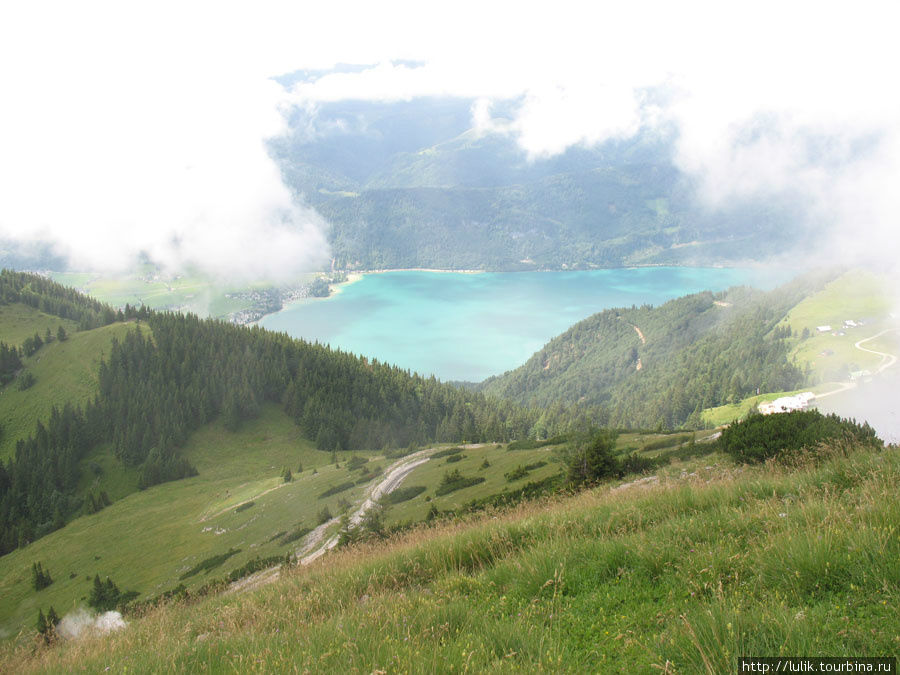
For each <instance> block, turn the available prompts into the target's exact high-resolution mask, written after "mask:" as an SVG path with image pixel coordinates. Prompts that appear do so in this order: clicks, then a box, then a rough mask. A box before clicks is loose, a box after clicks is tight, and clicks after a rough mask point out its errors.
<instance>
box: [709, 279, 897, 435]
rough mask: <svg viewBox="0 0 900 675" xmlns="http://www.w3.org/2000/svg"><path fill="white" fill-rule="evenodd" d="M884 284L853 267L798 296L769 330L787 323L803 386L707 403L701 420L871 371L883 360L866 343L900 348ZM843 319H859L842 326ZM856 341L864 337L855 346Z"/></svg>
mask: <svg viewBox="0 0 900 675" xmlns="http://www.w3.org/2000/svg"><path fill="white" fill-rule="evenodd" d="M889 288H890V286H889V281H888V279H887V278H885V277H883V276H881V275H879V274H877V273H874V272H870V271H865V270H859V269H854V270H850V271H848V272H845V273H844V274H842V275H840V276H839V277H838V278H836V279H834V280H832V281H830V282H828V283H827V284H825V285H824V287H823V288H821V289H820V290H818V291H816V292H814V293H811V294H810V295H809V296H808V297H806V298H804V299H803V300H802V301H801V302H799V303H798V304H796V305H795V306H794V307H793V308H791V310H790V311H789V312H788V313H787V314H786V315H785V317H784V318H783V319H782V320H781V321H780V322H779V323H778V325H777V326H776V327H775V329H774V330H784V329H785V328H787V327H789V328H790V332H791V335H790V337H788V338H787V340H786V342H787V344H788V346H789V350H790V351H789V356H788V358H789V359H790V360H791V361H792V362H794V363H796V364H798V365H799V366H800V367H801V368H803V370H804V371H805V372H807V373H808V381H807V386H805V387H804V388H803V389H798V390H793V391H773V392H770V393H764V394H763V395H761V396H750V397H746V398H744V399H742V400H740V401H735V402H734V403H733V404H728V405H722V406H718V407H712V408H709V409H707V410H704V412H703V419H704V421H705V422H706V423H707V424H708V425H718V424H727V423H729V422H731V421H732V420H735V419H739V418H741V417H743V416H744V415H746V414H747V412H749V410H750V409H751V408H752V407H753V406H754V405H756V404H757V403H759V402H761V401H771V400H772V399H774V398H777V397H779V396H784V395H789V394H793V393H797V392H799V391H812V392H814V393H815V394H817V395H822V394H829V392H836V391H839V390H841V389H842V388H846V387H850V386H853V381H852V379H851V376H852V375H854V374H856V373H859V372H860V371H868V372H869V373H870V374H872V373H874V372H876V371H877V370H878V369H879V368H880V367H881V365H882V364H883V363H884V360H883V359H882V357H881V356H879V355H878V354H874V353H872V351H866V350H867V349H868V350H873V351H876V352H882V353H888V354H898V353H900V331H898V329H900V324H898V321H897V319H896V318H892V317H891V311H892V310H893V305H892V302H891V298H890V296H889V295H888V289H889ZM848 319H849V320H851V321H853V322H854V323H858V324H860V325H856V326H845V325H844V322H845V321H846V320H848ZM819 326H830V327H831V330H830V331H825V332H820V331H818V330H817V328H818V327H819ZM869 338H874V339H869ZM860 341H864V342H862V343H861V344H860V345H859V347H857V346H856V345H857V343H858V342H860ZM860 347H864V348H865V349H861V348H860ZM853 379H859V378H858V377H854V378H853Z"/></svg>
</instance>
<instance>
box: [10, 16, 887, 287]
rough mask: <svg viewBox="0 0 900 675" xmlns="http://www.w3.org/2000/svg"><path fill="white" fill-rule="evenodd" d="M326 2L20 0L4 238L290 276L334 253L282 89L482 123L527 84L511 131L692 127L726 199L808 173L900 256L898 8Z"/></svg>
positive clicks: (126, 258)
mask: <svg viewBox="0 0 900 675" xmlns="http://www.w3.org/2000/svg"><path fill="white" fill-rule="evenodd" d="M307 4H309V3H283V4H279V3H253V5H251V4H250V3H241V4H237V3H224V2H215V3H213V2H207V3H199V2H198V3H183V2H180V3H172V2H153V3H144V4H142V5H137V4H136V3H122V2H109V3H97V2H84V1H82V2H74V3H73V2H30V3H25V2H19V3H4V5H3V6H2V9H0V101H2V104H0V235H5V236H12V237H15V238H18V239H22V240H30V239H35V238H41V237H43V238H49V239H51V240H53V241H56V242H59V246H60V250H61V251H62V252H65V253H68V254H70V255H71V256H72V257H73V259H74V260H75V261H76V263H78V264H80V265H82V266H86V267H95V268H109V267H110V266H113V265H115V264H116V263H118V264H119V265H120V266H124V265H127V264H129V263H130V262H131V259H132V258H131V256H132V255H133V254H134V253H136V252H137V251H139V250H146V251H148V252H149V253H150V254H151V255H152V256H154V257H155V258H156V259H159V260H162V261H165V262H167V263H169V264H170V265H172V266H178V265H180V264H182V263H185V262H193V263H195V264H199V265H200V266H202V267H204V268H205V269H207V270H209V271H211V272H216V273H223V274H229V275H234V274H239V275H242V276H250V277H262V276H276V277H277V276H284V275H290V274H293V273H295V272H297V271H298V270H301V269H304V268H308V267H310V266H314V265H317V264H321V263H322V261H323V260H325V259H327V257H328V251H327V244H326V243H325V235H324V229H325V228H326V227H327V225H326V224H324V223H323V222H322V221H321V219H320V218H318V217H317V216H316V214H314V213H312V212H311V211H309V210H308V209H305V208H303V207H302V206H299V205H296V204H293V203H292V201H291V197H290V193H289V191H288V189H287V188H286V187H285V186H284V185H283V184H282V183H281V180H280V175H279V172H278V169H277V167H276V166H275V164H274V163H273V162H272V160H271V159H270V158H269V157H268V156H267V155H266V153H265V150H264V148H263V141H264V140H265V139H266V138H269V137H272V136H274V135H277V134H279V133H280V132H281V131H282V130H283V126H282V125H283V120H282V117H281V115H280V113H279V110H280V109H281V107H283V106H285V105H287V104H289V103H304V104H307V105H309V104H314V103H315V102H316V101H326V100H340V99H344V98H366V99H382V100H394V99H408V98H411V97H414V96H417V95H423V94H448V95H464V96H472V97H477V98H479V99H481V102H480V103H479V106H478V107H477V109H478V110H479V111H480V112H481V116H480V118H479V121H480V123H481V124H482V126H484V128H485V129H492V128H494V126H493V125H492V124H491V122H490V121H489V120H488V118H489V110H490V102H491V101H492V100H499V99H504V98H509V97H513V96H522V97H523V100H524V104H523V106H522V107H521V108H520V110H519V111H518V114H517V116H516V118H515V119H514V120H513V121H512V123H511V124H510V125H509V126H507V127H504V129H503V131H504V133H511V134H513V135H514V137H515V138H516V139H517V140H518V142H519V143H520V144H521V146H522V147H523V149H525V150H526V151H527V152H528V153H529V154H530V155H531V156H533V157H542V156H547V155H551V154H554V153H558V152H561V151H563V150H564V149H565V148H566V147H568V146H570V145H572V144H577V143H595V142H600V141H603V140H605V139H608V138H611V137H622V136H628V135H630V134H632V133H634V132H635V131H636V130H637V129H638V128H640V126H641V125H645V126H650V127H652V126H654V125H661V124H665V125H674V126H675V128H677V130H678V133H679V142H678V148H677V150H678V155H677V161H678V163H679V165H680V166H681V168H683V169H684V170H686V171H689V172H691V173H692V174H694V175H696V176H697V177H698V178H699V179H700V184H701V185H702V194H703V196H704V197H705V198H706V199H708V200H709V202H710V204H712V205H716V204H720V203H722V202H723V201H725V200H729V199H731V198H733V197H735V196H759V197H763V198H765V197H766V195H769V194H774V193H781V192H784V191H789V192H790V193H792V194H796V195H797V196H798V198H803V199H805V200H806V203H808V206H809V209H810V214H811V217H813V218H820V219H822V222H823V226H824V224H827V225H828V226H829V227H831V226H833V227H834V228H835V230H834V234H835V237H837V239H838V241H840V250H841V252H842V254H844V255H848V256H849V255H855V254H856V253H857V252H862V251H869V250H872V249H873V246H872V245H873V243H874V242H877V243H878V246H877V247H874V248H875V250H877V251H879V252H880V254H881V255H883V256H885V257H890V256H893V258H894V259H896V258H897V256H898V255H900V247H898V239H900V237H898V235H897V225H896V222H895V219H896V214H897V212H898V211H897V207H898V206H900V204H898V201H900V197H898V195H900V190H898V189H897V187H896V186H897V185H898V181H900V88H898V87H897V86H896V73H895V72H894V71H895V69H896V64H897V63H900V49H898V46H897V44H898V41H897V39H896V37H895V33H896V30H895V28H896V26H897V25H898V22H897V18H898V17H897V16H895V14H896V10H895V9H894V7H895V5H893V3H889V2H880V3H872V2H855V3H852V4H848V3H829V2H821V1H820V2H797V3H785V2H783V1H782V2H777V3H776V2H753V3H743V4H742V5H740V6H738V5H736V4H734V3H722V2H710V3H698V2H693V3H690V2H655V3H622V2H615V3H593V5H594V6H593V7H592V8H590V9H586V5H588V4H589V3H584V2H577V3H573V2H554V3H547V2H541V3H524V2H516V3H489V2H483V1H481V2H454V3H443V4H441V5H440V6H430V5H433V4H434V3H423V2H421V1H419V2H378V3H373V2H365V3H362V2H360V3H356V2H351V3H347V2H343V3H328V6H327V7H326V6H324V5H325V4H326V3H319V4H321V5H323V6H318V7H313V8H310V7H307V6H305V5H307ZM625 5H627V6H625ZM393 59H411V60H416V61H422V62H424V63H425V65H424V66H423V67H421V68H415V69H411V68H408V67H405V66H392V65H391V64H390V61H391V60H393ZM337 62H343V63H372V64H379V65H378V66H377V67H375V68H372V69H370V70H367V71H365V72H363V73H361V74H355V75H332V76H328V77H325V78H322V79H321V80H319V81H318V82H316V83H315V84H314V85H311V86H303V87H299V88H297V89H296V90H294V91H292V92H286V91H284V90H283V89H282V88H281V87H280V86H278V85H277V84H275V83H274V82H273V81H272V80H271V79H270V78H271V77H272V76H275V75H278V74H282V73H286V72H291V71H294V70H297V69H301V68H327V67H330V66H332V65H333V64H335V63H337ZM647 87H663V88H664V91H665V92H666V94H667V96H666V99H665V100H666V102H665V103H664V104H662V105H653V106H651V105H649V104H647V103H646V102H645V100H644V98H643V97H642V95H641V92H642V91H643V90H645V89H646V88H647ZM486 111H488V114H485V112H486ZM813 136H814V137H815V138H816V139H817V145H816V148H817V152H818V153H819V154H818V155H817V156H815V157H810V152H809V150H810V145H809V142H808V140H809V138H810V137H813ZM864 138H868V139H874V140H871V141H870V148H871V149H870V150H869V151H868V152H867V153H866V154H865V156H863V157H859V156H856V155H853V156H851V155H848V152H849V151H848V148H850V147H852V143H854V142H856V141H859V140H860V139H864ZM829 241H834V240H833V239H830V240H829Z"/></svg>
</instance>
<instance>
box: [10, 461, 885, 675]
mask: <svg viewBox="0 0 900 675" xmlns="http://www.w3.org/2000/svg"><path fill="white" fill-rule="evenodd" d="M683 469H684V470H682V467H676V468H674V469H673V471H672V472H671V473H669V474H662V475H659V476H658V479H657V480H656V481H648V480H644V481H638V482H633V483H630V484H626V485H621V486H617V485H613V486H601V487H599V488H597V489H595V490H592V491H589V492H585V493H582V494H579V495H576V496H574V497H569V498H565V499H560V500H553V501H550V502H544V503H537V504H529V505H524V506H521V507H519V508H517V509H514V510H512V511H510V512H507V513H503V514H499V517H498V514H490V515H488V516H485V517H484V518H480V519H476V520H473V521H470V522H451V523H446V524H439V525H437V526H436V527H431V528H423V529H420V530H416V531H413V532H410V533H409V534H407V535H405V536H403V537H400V538H398V539H395V540H393V541H391V542H389V543H388V544H387V545H386V546H374V547H373V546H365V547H361V548H359V549H351V550H349V551H347V552H345V553H343V554H336V555H334V554H332V555H329V556H328V557H327V560H323V561H322V562H321V563H319V564H316V565H314V566H312V567H311V568H303V569H296V570H292V571H290V572H286V573H283V574H282V577H281V578H280V579H279V580H278V581H276V582H275V583H273V584H271V585H269V586H266V587H264V588H261V589H258V590H254V591H249V592H248V593H246V594H244V595H241V596H235V595H219V596H214V597H211V598H209V599H205V600H203V599H202V600H200V601H199V602H197V603H192V604H181V603H177V604H172V605H168V606H164V607H161V608H159V609H157V610H155V611H152V612H150V613H149V614H148V615H146V616H144V617H143V618H136V619H129V622H130V623H129V625H128V627H127V628H125V629H123V630H121V631H119V632H117V633H114V634H111V635H109V636H106V637H103V638H100V639H89V640H81V641H73V642H67V643H64V644H62V645H60V646H59V647H51V648H49V649H40V648H39V649H35V648H34V647H33V646H32V645H30V644H28V645H22V646H20V647H18V648H16V647H15V646H13V645H7V647H6V649H5V651H4V653H3V656H2V658H3V663H5V664H6V665H7V666H8V667H9V666H12V664H15V668H16V669H24V670H26V671H32V670H48V671H54V672H59V671H70V670H74V669H81V668H83V669H88V670H103V669H104V668H107V667H109V668H110V669H114V670H122V669H124V668H125V667H127V668H128V669H129V670H138V671H153V672H158V671H164V670H190V671H193V670H197V669H198V668H202V667H205V668H211V669H213V670H230V669H239V670H243V671H254V672H255V671H259V672H264V671H265V672H268V671H273V670H285V669H292V668H296V669H300V670H303V669H311V670H321V671H334V672H338V671H340V672H360V673H362V672H365V673H368V672H373V671H376V670H385V671H388V670H395V669H396V670H398V671H407V670H409V671H411V672H418V671H432V670H438V669H439V670H445V671H451V670H452V671H458V672H463V671H465V670H467V669H468V670H469V671H476V672H509V671H511V670H524V671H529V672H535V671H542V670H547V671H553V672H585V671H590V670H597V669H602V670H603V671H610V672H645V671H651V670H653V669H655V668H667V669H668V670H669V671H670V672H730V671H733V670H734V668H735V663H736V658H737V657H738V656H744V655H771V654H779V653H785V654H806V655H820V654H827V655H831V654H855V655H866V656H873V655H883V654H891V653H893V651H894V650H895V648H896V636H897V633H898V630H900V624H898V616H897V613H896V611H894V607H893V601H894V592H893V590H892V589H893V588H895V587H896V586H897V584H898V583H900V565H898V562H897V561H898V559H900V548H898V546H900V544H898V539H897V537H896V536H893V526H894V524H895V523H896V522H897V520H898V518H900V506H898V502H897V500H896V499H894V498H893V494H894V486H895V485H896V483H897V480H898V479H900V456H898V453H897V450H896V448H892V449H889V450H883V451H879V450H869V449H852V448H844V449H843V450H838V451H837V452H833V453H831V454H825V455H823V456H820V457H819V458H818V459H817V460H815V461H809V462H807V463H806V464H803V465H802V466H800V467H799V468H796V469H794V470H787V469H785V468H783V467H781V468H779V467H771V466H757V467H752V468H751V467H741V468H740V469H736V468H734V467H733V465H731V463H730V461H729V460H727V459H725V458H723V457H722V456H717V457H715V458H702V459H701V460H700V461H699V463H694V464H688V465H685V466H683ZM848 506H849V508H848ZM823 523H825V526H823Z"/></svg>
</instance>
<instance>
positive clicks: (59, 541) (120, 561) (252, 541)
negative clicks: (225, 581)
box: [0, 385, 383, 634]
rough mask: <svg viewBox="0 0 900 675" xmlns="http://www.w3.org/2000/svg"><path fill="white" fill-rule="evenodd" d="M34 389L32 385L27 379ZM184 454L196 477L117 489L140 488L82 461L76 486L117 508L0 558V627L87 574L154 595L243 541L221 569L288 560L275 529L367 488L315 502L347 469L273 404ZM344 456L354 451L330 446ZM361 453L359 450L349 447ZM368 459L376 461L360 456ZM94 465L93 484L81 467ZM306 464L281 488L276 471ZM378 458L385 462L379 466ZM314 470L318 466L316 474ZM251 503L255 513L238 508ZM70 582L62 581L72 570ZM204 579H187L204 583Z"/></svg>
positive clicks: (110, 469) (82, 585) (82, 589)
mask: <svg viewBox="0 0 900 675" xmlns="http://www.w3.org/2000/svg"><path fill="white" fill-rule="evenodd" d="M35 386H37V385H35ZM185 452H186V456H187V457H188V458H189V460H190V461H191V462H192V463H193V464H194V466H196V467H197V469H198V471H199V475H198V476H196V477H194V478H189V479H186V480H181V481H175V482H172V483H166V484H163V485H158V486H155V487H152V488H150V489H148V490H145V491H141V492H134V493H133V494H130V495H128V496H127V497H126V498H124V499H120V497H121V496H123V495H124V494H127V493H128V492H132V491H133V490H134V488H135V487H136V484H135V483H136V477H135V476H134V474H133V472H128V471H125V470H123V469H121V467H120V466H119V465H118V463H117V462H116V461H115V460H114V459H112V458H111V457H110V456H109V454H108V453H106V454H104V453H103V451H102V449H98V450H97V451H96V452H95V454H93V455H91V456H90V457H89V458H88V459H87V460H86V462H85V465H84V466H85V469H84V473H85V475H84V477H83V482H84V483H85V484H86V485H90V484H92V482H93V481H97V487H98V488H99V489H105V490H107V492H108V493H109V495H110V497H112V498H113V500H114V503H113V504H112V506H109V507H107V508H105V509H103V510H102V511H100V512H99V513H97V514H94V515H91V516H83V517H80V518H76V519H75V520H73V521H72V522H71V523H69V524H68V525H66V527H64V528H63V529H61V530H58V531H56V532H53V533H51V534H49V535H47V536H46V537H43V538H41V539H39V540H37V541H36V542H34V543H32V544H30V545H28V546H27V547H25V548H24V549H18V550H16V551H14V552H12V553H10V554H8V555H6V556H3V557H2V558H0V597H2V598H3V602H0V634H14V633H16V632H17V631H18V630H19V629H20V627H22V626H26V625H27V626H30V625H31V624H32V623H33V621H34V618H35V617H36V616H37V610H38V608H40V607H43V608H44V609H45V610H46V609H47V607H49V605H51V604H52V605H53V606H54V607H55V608H57V610H67V609H68V608H71V607H72V606H73V605H77V604H79V603H80V602H82V600H81V598H82V596H85V595H86V594H87V593H88V592H89V590H90V584H89V582H88V581H86V580H85V579H86V577H90V578H91V579H93V576H94V575H95V574H100V576H101V578H104V577H106V576H109V577H110V578H112V579H113V580H114V581H115V582H116V584H117V585H118V586H119V588H123V589H133V590H136V591H139V592H140V593H141V597H148V596H155V595H157V594H159V593H161V592H163V591H165V590H168V589H170V588H172V587H174V586H175V585H177V583H178V577H179V576H180V575H181V574H183V573H184V572H185V571H187V570H188V569H190V568H191V567H193V566H194V565H196V564H197V563H199V562H200V561H202V560H204V559H206V558H209V557H211V556H215V555H218V554H222V553H225V552H226V551H228V550H229V549H230V548H240V549H241V553H240V554H238V555H236V556H234V558H232V559H230V560H229V561H228V563H227V564H225V565H223V568H222V570H223V572H228V571H230V569H231V568H232V567H238V566H240V565H243V564H244V563H245V562H247V561H248V560H249V559H251V558H254V557H256V556H262V557H267V556H271V555H284V554H285V553H287V552H289V550H290V549H286V548H284V547H282V546H281V544H280V543H279V542H278V541H277V538H276V540H275V541H270V539H272V537H273V535H275V534H278V533H279V532H282V531H286V530H288V529H293V528H295V527H300V526H306V527H313V526H315V524H316V523H315V517H316V515H315V514H316V513H317V512H318V511H319V510H320V509H321V508H322V507H323V506H324V505H327V506H328V507H329V509H330V510H331V512H332V513H335V514H337V513H340V508H339V506H338V500H339V499H340V498H342V497H343V498H347V499H349V500H350V501H351V502H355V501H358V500H359V499H360V498H361V496H362V493H363V491H364V490H365V486H364V485H362V486H357V487H354V488H353V489H352V490H348V491H347V492H344V493H341V494H340V495H337V496H335V497H332V498H329V499H322V500H320V499H317V496H318V495H319V494H320V493H322V492H323V491H324V490H325V489H326V488H327V487H329V486H330V485H332V484H337V483H340V482H344V481H345V480H347V479H348V477H349V476H350V474H349V472H348V471H347V470H346V469H344V468H343V464H342V468H340V469H336V468H335V467H334V466H333V465H331V464H329V462H330V461H331V453H325V452H320V451H318V450H315V449H314V448H313V447H312V444H311V443H309V442H307V441H306V440H304V439H303V438H302V437H301V434H300V431H299V429H298V427H297V426H296V425H295V424H294V423H293V421H292V420H290V419H289V418H288V417H287V416H286V415H285V414H284V413H283V412H282V411H281V410H280V409H279V408H277V407H274V406H268V407H266V408H264V410H263V414H262V416H261V417H260V418H259V419H257V420H254V421H253V422H250V423H247V424H246V425H245V426H244V427H243V428H242V429H241V430H240V431H238V432H236V433H232V432H229V431H227V430H225V429H224V428H223V427H222V425H221V424H219V423H214V424H211V425H208V426H207V427H204V428H203V429H201V430H199V431H198V432H196V433H195V434H194V435H193V436H192V437H191V439H190V441H189V443H188V445H187V447H186V449H185ZM338 454H339V458H340V460H341V462H342V463H343V462H344V461H345V460H346V459H347V458H349V456H350V453H338ZM357 454H366V453H357ZM367 456H372V454H371V453H368V454H367ZM91 461H98V462H99V463H101V465H102V470H103V473H102V475H101V477H100V478H99V480H98V479H97V478H96V477H95V476H94V474H93V473H92V472H91V471H90V470H89V468H88V467H89V463H90V462H91ZM298 462H302V464H303V467H304V471H303V472H301V473H294V480H293V482H291V483H284V481H283V479H282V477H281V471H282V467H284V466H287V467H290V468H291V469H292V470H293V469H296V468H297V464H298ZM382 463H383V462H382ZM313 470H315V471H316V473H315V474H313ZM249 500H252V501H254V502H255V504H254V506H253V508H251V509H247V510H244V511H236V509H235V507H237V506H238V505H239V504H241V503H243V502H246V501H249ZM35 561H41V562H42V563H43V564H44V566H45V567H46V568H48V569H49V570H50V572H51V575H52V576H53V578H54V580H55V582H54V583H53V585H52V586H50V587H49V588H47V589H45V590H43V591H41V592H40V593H39V594H38V593H35V591H33V590H32V589H31V586H30V584H29V581H30V576H29V575H30V573H31V572H30V570H31V564H32V562H35ZM72 573H74V575H75V577H74V578H72V579H70V578H69V577H70V574H72ZM202 577H203V575H198V576H197V577H193V578H191V579H188V580H187V581H186V582H185V583H186V585H187V586H188V587H189V588H190V587H191V586H192V585H198V584H200V583H202V581H203V579H202Z"/></svg>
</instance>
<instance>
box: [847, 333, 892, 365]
mask: <svg viewBox="0 0 900 675" xmlns="http://www.w3.org/2000/svg"><path fill="white" fill-rule="evenodd" d="M897 330H898V329H897V328H887V329H885V330H883V331H881V332H880V333H879V334H878V335H873V336H872V337H870V338H865V339H863V340H860V341H859V342H857V343H856V344H855V345H853V346H854V347H856V348H857V349H859V350H860V351H863V352H869V354H877V355H878V356H880V357H881V364H880V365H879V366H878V370H876V371H875V372H874V373H873V374H874V375H878V373H880V372H882V371H883V370H887V369H888V368H890V367H891V366H893V365H894V364H895V363H897V357H896V356H895V355H894V354H888V353H887V352H877V351H875V350H874V349H866V348H865V347H861V346H860V345H861V344H862V343H863V342H868V341H869V340H874V339H875V338H880V337H881V336H882V335H884V334H885V333H893V332H895V331H897Z"/></svg>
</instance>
